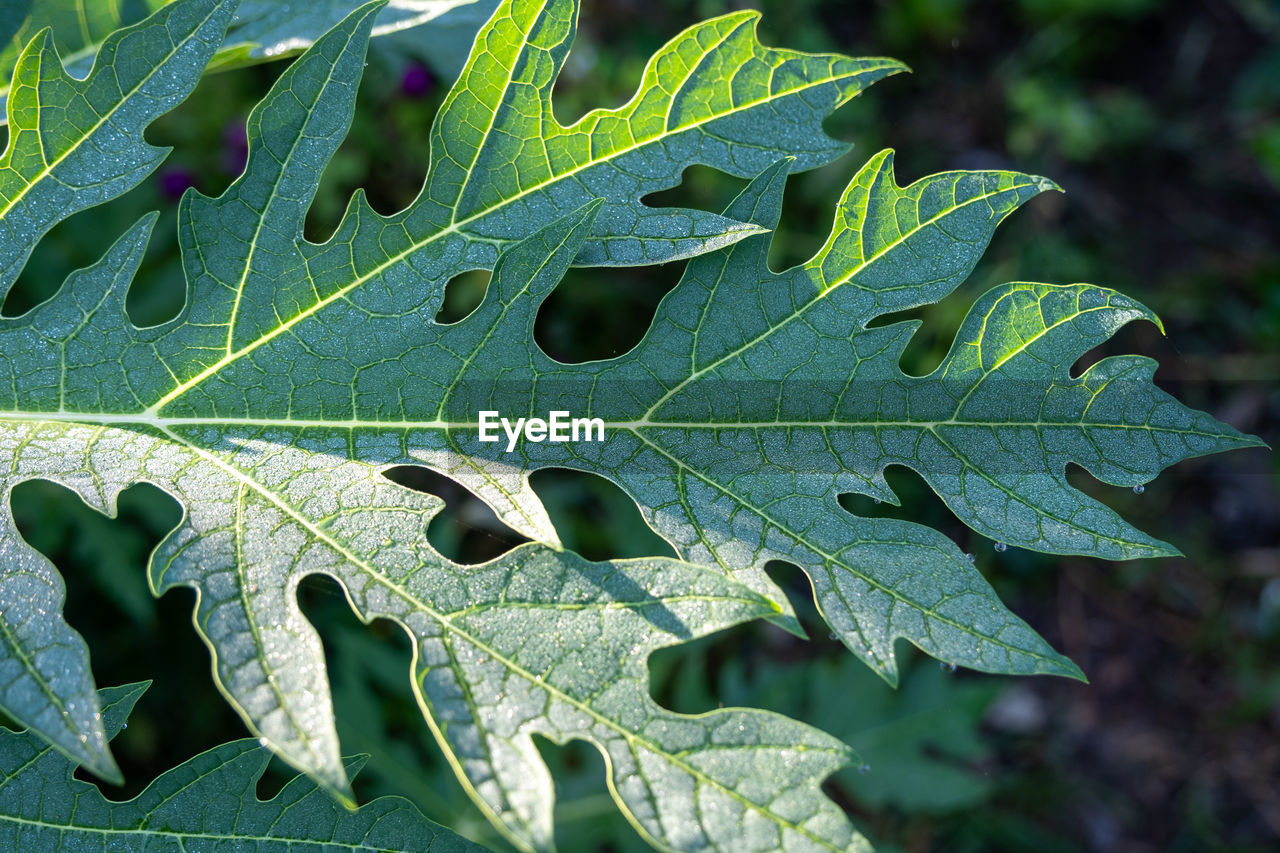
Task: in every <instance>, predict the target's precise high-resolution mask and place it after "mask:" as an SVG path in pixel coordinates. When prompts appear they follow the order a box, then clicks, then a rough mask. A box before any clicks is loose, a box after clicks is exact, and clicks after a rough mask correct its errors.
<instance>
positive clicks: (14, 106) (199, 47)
mask: <svg viewBox="0 0 1280 853" xmlns="http://www.w3.org/2000/svg"><path fill="white" fill-rule="evenodd" d="M235 5H236V4H235V2H234V0H179V2H176V3H173V4H172V5H170V6H166V7H165V8H164V9H162V10H160V11H158V12H156V13H155V14H154V15H152V16H151V17H150V18H148V19H146V20H145V21H143V22H141V23H139V24H136V25H135V26H132V27H128V28H126V29H123V30H119V31H117V32H116V33H114V34H113V35H112V36H110V37H109V38H108V39H107V40H106V42H105V43H104V44H103V47H102V51H101V52H100V53H99V55H98V59H97V61H96V62H95V63H94V69H93V71H91V72H90V73H89V76H88V77H87V78H85V79H84V80H77V79H76V78H74V77H72V76H71V75H70V74H68V73H67V72H66V71H65V70H64V69H63V67H62V64H61V61H60V60H59V59H58V56H57V54H56V52H55V51H54V49H53V45H52V41H51V40H50V38H49V36H48V34H47V33H46V34H45V35H44V36H40V35H37V36H36V37H35V38H33V39H32V40H31V42H30V43H29V44H28V45H27V47H26V49H25V50H24V51H23V52H22V54H21V56H19V58H18V61H17V65H16V67H15V68H14V85H13V89H12V91H11V92H10V98H9V104H8V110H9V144H8V147H7V148H6V149H5V151H4V153H3V155H0V292H3V293H7V292H8V289H9V287H10V286H11V285H12V284H13V282H14V280H15V279H16V278H17V276H18V273H19V272H20V271H21V269H22V266H23V265H24V264H25V263H26V261H27V258H28V257H29V256H30V254H31V251H32V249H34V248H35V245H36V243H37V242H39V240H40V238H41V237H43V236H44V235H45V234H46V233H47V232H48V230H49V229H50V228H52V227H53V226H54V224H56V223H57V222H59V221H61V220H62V219H65V218H66V217H67V216H69V215H70V214H72V213H75V212H76V211H79V210H83V209H84V208H86V207H91V206H93V205H96V204H101V203H102V202H104V201H107V200H109V199H112V198H115V197H116V196H118V195H120V194H122V193H124V192H126V191H127V190H129V189H131V188H132V187H134V186H136V185H137V184H138V182H140V181H141V180H142V179H143V178H145V177H146V176H147V175H149V174H150V173H151V171H152V170H153V169H155V167H156V166H157V165H159V163H160V161H161V160H163V159H164V157H165V155H166V154H167V153H168V152H167V151H165V150H163V149H160V148H156V147H155V146H152V145H149V144H148V143H147V142H146V141H145V140H144V139H143V131H144V130H146V127H147V125H149V124H150V123H151V122H152V121H153V120H154V119H155V118H157V117H158V116H160V115H162V114H163V113H165V112H167V111H168V110H170V109H172V108H173V107H174V106H176V105H177V104H178V103H179V102H180V101H182V100H183V99H184V98H186V96H187V95H188V94H189V93H190V92H191V89H192V88H193V87H194V86H195V84H196V81H198V80H199V79H200V73H201V71H202V70H203V69H204V66H205V63H206V62H208V60H209V57H210V56H212V55H213V52H214V51H215V50H217V48H218V45H219V44H220V43H221V41H222V35H223V31H224V30H225V29H226V26H227V22H228V21H229V20H230V18H231V14H232V12H233V11H234V10H235Z"/></svg>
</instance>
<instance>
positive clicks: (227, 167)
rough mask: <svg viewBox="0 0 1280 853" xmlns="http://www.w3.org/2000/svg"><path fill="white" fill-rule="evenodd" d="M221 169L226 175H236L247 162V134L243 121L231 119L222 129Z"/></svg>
mask: <svg viewBox="0 0 1280 853" xmlns="http://www.w3.org/2000/svg"><path fill="white" fill-rule="evenodd" d="M222 145H223V148H222V168H223V171H225V172H226V173H227V174H228V175H238V174H240V173H241V172H243V171H244V167H245V164H246V163H248V162H249V134H248V132H247V131H246V130H245V123H244V120H243V119H233V120H231V121H229V122H227V125H226V127H224V128H222Z"/></svg>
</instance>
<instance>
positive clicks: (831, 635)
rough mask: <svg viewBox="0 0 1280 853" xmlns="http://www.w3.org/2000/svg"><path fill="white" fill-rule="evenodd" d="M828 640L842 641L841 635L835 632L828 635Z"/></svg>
mask: <svg viewBox="0 0 1280 853" xmlns="http://www.w3.org/2000/svg"><path fill="white" fill-rule="evenodd" d="M827 639H829V640H838V639H840V635H839V634H837V633H836V632H835V631H832V632H831V633H830V634H827Z"/></svg>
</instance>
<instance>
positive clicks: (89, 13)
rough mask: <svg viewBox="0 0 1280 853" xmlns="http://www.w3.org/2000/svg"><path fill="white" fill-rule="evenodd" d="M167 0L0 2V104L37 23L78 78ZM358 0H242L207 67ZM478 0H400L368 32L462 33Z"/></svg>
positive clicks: (284, 45)
mask: <svg viewBox="0 0 1280 853" xmlns="http://www.w3.org/2000/svg"><path fill="white" fill-rule="evenodd" d="M172 1H173V0H124V1H123V2H115V0H113V2H103V0H26V3H25V9H24V10H23V11H22V12H21V13H20V14H19V13H18V12H17V11H14V12H12V13H11V12H9V11H7V10H6V13H5V15H6V19H5V20H4V23H5V24H11V25H12V26H14V30H13V32H12V33H10V32H7V31H0V108H2V107H3V106H4V105H5V102H6V101H7V100H8V96H9V88H10V87H9V78H10V76H11V74H12V72H13V67H14V65H15V64H16V63H17V61H18V56H19V54H20V53H22V50H23V48H25V47H26V45H27V42H29V41H30V40H31V38H32V37H33V36H34V35H35V34H36V33H38V32H39V31H40V30H42V29H44V28H45V27H49V28H51V30H52V35H53V40H54V44H55V45H56V47H57V49H58V52H59V53H60V54H61V55H62V57H63V62H64V64H65V66H66V69H67V71H68V72H69V73H70V74H71V75H72V76H74V77H79V78H83V77H85V76H86V75H87V74H88V73H89V69H90V68H91V67H92V66H93V62H94V59H95V58H96V57H97V55H98V51H99V50H101V49H102V45H103V43H104V42H105V41H106V39H107V37H108V36H110V35H111V33H113V32H115V31H116V30H119V29H121V28H122V27H125V26H129V25H131V24H136V23H137V22H138V21H140V20H141V19H142V18H143V16H145V15H146V14H150V13H152V12H155V11H156V10H158V9H160V8H161V7H163V6H165V5H167V4H169V3H170V2H172ZM360 5H361V3H360V0H309V2H306V3H294V4H291V3H287V2H286V3H281V2H276V0H244V2H241V4H240V6H239V8H238V9H237V11H236V15H235V17H234V18H233V19H232V21H231V24H230V26H229V28H228V30H227V38H226V40H225V41H224V42H223V44H222V46H221V47H220V48H218V50H217V53H215V54H214V56H213V57H212V59H211V60H210V62H209V68H210V69H211V70H226V69H230V68H237V67H241V66H243V65H248V64H252V63H256V62H265V61H268V60H273V59H280V58H283V57H286V56H294V55H296V54H298V53H301V52H302V51H303V50H305V49H306V48H307V47H309V46H310V45H311V44H312V43H313V42H314V41H316V39H318V38H320V36H322V35H323V34H324V33H325V32H327V31H328V30H329V29H331V28H332V27H334V26H335V25H337V23H338V22H339V21H341V20H342V19H343V18H344V17H346V16H347V15H348V14H350V13H351V12H352V11H354V10H355V9H356V8H357V7H358V6H360ZM485 5H486V4H480V3H479V2H478V0H407V2H406V0H400V2H398V3H395V4H393V5H391V6H389V7H387V8H385V9H384V10H383V12H382V13H381V14H380V15H379V17H378V20H377V22H376V23H375V25H374V28H373V34H374V35H375V36H381V35H392V34H396V33H402V32H405V31H407V30H414V29H416V28H418V27H421V26H423V25H424V24H431V23H433V22H435V21H436V20H437V19H439V18H440V17H442V16H445V15H449V21H450V22H453V25H454V26H464V27H467V28H468V32H467V37H468V39H469V38H470V37H471V36H474V35H475V32H476V30H477V29H479V25H480V24H482V23H483V22H484V20H485V19H486V18H488V12H492V8H489V9H488V10H487V11H486V12H483V13H482V16H481V17H478V18H477V16H476V14H474V13H471V14H466V15H462V14H459V13H465V12H467V10H468V9H469V7H472V6H479V7H480V8H483V7H484V6H485ZM9 15H12V17H8V16H9ZM416 41H417V42H421V44H422V45H423V51H422V52H424V53H425V54H426V55H428V56H432V55H433V54H440V55H443V56H445V57H446V59H445V60H444V61H445V63H446V64H448V63H449V62H450V61H451V58H452V56H453V51H454V50H455V48H454V47H453V46H452V45H445V44H442V43H440V41H439V40H438V39H436V38H433V37H432V36H431V35H430V34H428V33H426V32H425V31H424V32H423V33H421V34H418V38H417V39H416ZM468 43H469V41H468ZM0 111H3V110H0ZM6 115H7V114H6ZM0 120H4V119H0Z"/></svg>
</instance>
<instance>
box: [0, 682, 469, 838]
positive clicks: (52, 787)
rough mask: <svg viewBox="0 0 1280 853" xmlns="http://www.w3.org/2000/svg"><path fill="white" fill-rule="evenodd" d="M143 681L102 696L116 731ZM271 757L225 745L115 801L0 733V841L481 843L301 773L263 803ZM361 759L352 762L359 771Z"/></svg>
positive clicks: (58, 761)
mask: <svg viewBox="0 0 1280 853" xmlns="http://www.w3.org/2000/svg"><path fill="white" fill-rule="evenodd" d="M146 687H147V685H145V684H134V685H130V686H128V687H117V688H108V689H106V690H103V691H102V692H101V694H100V695H101V705H102V713H103V717H104V719H105V721H106V726H107V729H108V731H109V732H110V733H111V735H112V736H114V735H115V734H116V733H118V732H119V731H120V729H121V728H123V726H124V722H125V719H126V717H127V716H128V714H129V712H130V711H131V710H132V709H133V706H134V704H135V703H136V702H137V701H138V699H139V698H140V697H141V696H142V694H143V692H144V691H145V690H146ZM95 704H96V703H95ZM268 757H269V756H268V753H267V752H266V751H265V750H263V749H261V748H260V747H259V746H258V745H257V744H256V743H255V742H254V741H252V740H242V741H236V742H233V743H228V744H223V745H222V746H217V747H214V748H213V749H211V750H209V751H208V752H205V753H202V754H201V755H197V756H196V757H194V758H192V759H190V760H189V761H187V762H185V763H183V764H181V765H179V766H178V767H175V768H174V769H172V770H170V771H168V772H166V773H164V774H163V775H161V776H160V777H159V778H157V779H156V780H155V781H154V782H152V783H151V784H150V785H149V786H147V789H146V790H145V791H143V792H142V793H141V794H139V795H138V796H137V797H136V798H134V799H132V800H128V801H125V802H114V801H111V800H108V799H106V798H105V797H104V796H103V795H102V793H101V792H100V791H99V790H98V789H97V788H95V787H94V786H93V785H90V784H88V783H87V782H81V781H79V780H78V779H76V778H75V777H74V776H73V775H72V771H74V770H75V765H74V764H73V763H71V762H69V761H68V760H67V759H66V758H65V757H63V756H61V755H59V754H58V753H56V752H54V751H53V750H52V749H50V748H49V746H48V745H47V744H46V743H45V742H44V741H43V740H41V739H39V738H37V737H36V736H34V735H32V734H30V733H26V732H20V733H14V732H10V731H8V730H5V729H0V847H3V848H4V849H5V850H22V851H24V853H25V851H33V853H34V851H55V850H70V849H75V850H83V851H97V850H100V851H103V853H106V851H108V850H151V849H166V850H167V849H176V850H195V849H205V848H207V847H211V846H227V847H233V848H234V849H237V850H251V851H261V853H272V851H281V853H283V851H291V853H293V852H294V851H315V853H320V851H328V850H334V849H358V850H368V851H387V853H408V851H423V853H425V851H428V850H429V851H431V853H439V851H459V853H462V851H481V850H483V848H481V847H479V846H478V845H475V844H472V843H471V842H469V841H467V840H465V839H463V838H461V837H460V836H458V835H455V834H453V833H452V832H450V831H448V830H447V829H445V828H444V827H441V826H438V825H436V824H434V823H432V822H431V821H429V820H427V819H426V818H424V817H423V816H422V814H421V813H420V812H419V811H418V810H417V809H416V808H415V807H414V806H413V805H412V804H410V803H409V802H408V801H406V800H402V799H399V798H392V797H385V798H382V799H378V800H375V801H373V802H371V803H369V804H368V805H366V806H363V807H362V808H360V809H359V810H358V811H355V812H348V811H347V810H345V809H343V808H342V807H341V806H340V805H338V804H336V803H334V802H333V800H332V799H330V798H329V797H328V796H327V795H326V794H325V793H324V791H323V790H321V789H319V788H316V787H315V786H313V785H311V784H309V783H308V782H307V781H305V780H304V779H303V778H302V777H299V778H297V779H294V780H292V781H290V782H289V783H288V784H286V785H285V787H284V788H283V790H281V791H280V793H279V794H277V795H276V796H275V797H273V798H272V799H271V800H267V801H265V802H264V801H262V800H259V799H258V798H257V795H256V793H255V788H256V786H257V783H258V779H259V777H260V776H261V775H262V773H263V771H264V770H266V767H267V759H268ZM361 764H363V761H362V760H356V761H353V762H352V765H353V766H354V767H355V769H359V765H361Z"/></svg>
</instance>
